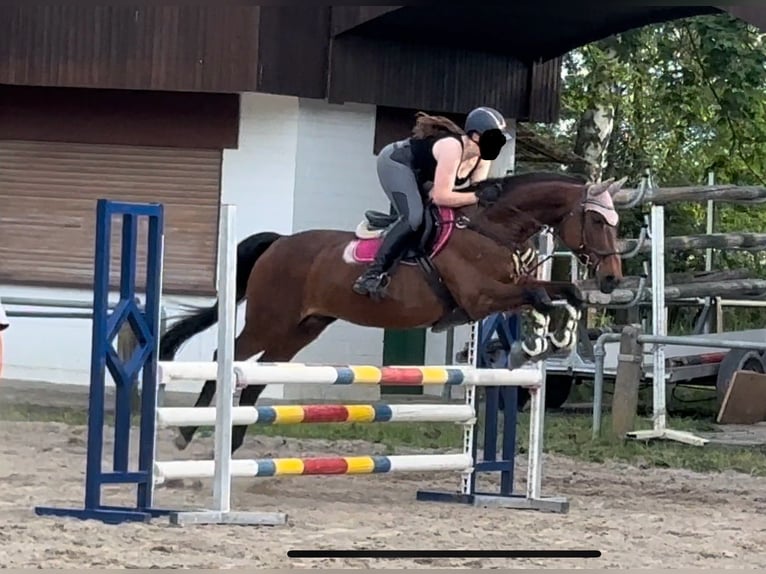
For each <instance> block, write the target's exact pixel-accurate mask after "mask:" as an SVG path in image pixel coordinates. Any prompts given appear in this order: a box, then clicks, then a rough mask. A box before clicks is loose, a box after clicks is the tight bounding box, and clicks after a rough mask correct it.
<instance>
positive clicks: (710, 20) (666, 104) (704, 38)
mask: <svg viewBox="0 0 766 574" xmlns="http://www.w3.org/2000/svg"><path fill="white" fill-rule="evenodd" d="M563 84H564V86H563V94H562V118H561V121H560V122H559V124H558V125H555V126H537V127H536V129H538V130H541V131H544V132H547V134H548V135H549V136H551V137H554V138H556V139H557V140H558V141H559V142H560V143H566V144H568V145H570V146H572V148H573V149H574V150H575V153H578V155H580V156H582V157H584V158H585V159H586V160H588V162H587V163H583V164H582V165H576V166H572V167H571V168H570V169H571V170H573V171H578V172H580V173H585V174H587V175H589V176H591V177H592V178H594V179H598V178H599V177H601V176H602V175H604V176H606V177H612V176H614V177H622V176H624V175H627V176H629V178H630V181H631V182H632V183H634V184H637V183H638V181H639V178H640V176H641V174H642V173H643V171H644V170H645V168H647V167H648V168H651V170H652V172H653V175H654V177H655V179H656V183H658V184H661V185H667V186H671V185H689V184H692V183H704V182H705V181H706V179H707V173H708V172H709V171H711V170H712V171H713V172H714V173H715V176H716V181H717V182H718V183H734V184H741V185H748V184H754V185H766V45H765V43H764V35H763V34H762V33H760V31H758V30H756V29H754V28H752V27H748V26H747V25H746V24H745V23H744V22H742V21H740V20H737V19H736V18H733V17H731V16H729V15H726V14H719V15H709V16H699V17H694V18H687V19H682V20H676V21H671V22H664V23H660V24H655V25H650V26H646V27H643V28H639V29H635V30H631V31H628V32H626V33H624V34H620V35H616V36H612V37H610V38H607V39H604V40H602V41H599V42H595V43H593V44H590V45H588V46H584V47H583V48H581V49H578V50H575V51H573V52H571V53H570V54H568V55H567V56H566V58H565V64H564V69H563ZM667 214H668V217H667V222H666V233H667V234H668V235H682V234H690V233H704V231H705V217H706V207H705V205H696V204H679V205H671V206H668V208H667ZM622 219H623V221H622V224H621V232H622V234H623V235H625V236H631V235H632V236H635V235H636V234H637V232H638V230H639V227H640V225H641V223H642V221H643V216H642V214H641V212H640V211H639V210H638V209H636V210H632V211H630V212H624V213H623V214H622ZM716 231H721V232H726V231H757V232H763V231H766V209H754V208H746V207H737V206H728V205H721V206H719V207H718V215H717V220H716ZM668 263H669V268H668V271H685V270H700V269H703V268H704V254H702V253H700V252H698V251H694V252H689V253H674V254H673V257H672V258H668ZM626 264H627V265H626V268H627V271H628V272H629V273H637V272H638V271H639V269H638V267H637V266H638V265H639V263H638V262H637V261H631V262H626ZM742 266H748V267H751V268H752V269H753V270H754V271H755V272H756V273H757V274H761V275H763V274H764V269H765V268H766V257H764V254H762V253H760V254H756V255H751V254H743V253H734V252H730V253H721V254H719V255H718V256H717V260H716V267H717V268H727V267H742Z"/></svg>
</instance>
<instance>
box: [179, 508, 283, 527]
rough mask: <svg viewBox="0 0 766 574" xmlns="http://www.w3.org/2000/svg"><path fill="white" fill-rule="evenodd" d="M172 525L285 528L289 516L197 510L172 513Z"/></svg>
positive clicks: (277, 513) (278, 513)
mask: <svg viewBox="0 0 766 574" xmlns="http://www.w3.org/2000/svg"><path fill="white" fill-rule="evenodd" d="M170 524H173V525H175V526H186V525H189V524H233V525H239V526H283V525H285V524H287V515H286V514H283V513H281V512H220V511H218V510H197V511H188V512H187V511H182V512H171V513H170Z"/></svg>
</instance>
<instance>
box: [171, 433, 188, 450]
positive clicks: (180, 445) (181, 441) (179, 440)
mask: <svg viewBox="0 0 766 574" xmlns="http://www.w3.org/2000/svg"><path fill="white" fill-rule="evenodd" d="M173 444H174V445H176V448H177V449H178V450H185V449H186V447H187V446H189V441H187V440H186V439H185V438H184V436H183V435H180V434H179V435H178V436H176V438H175V439H173Z"/></svg>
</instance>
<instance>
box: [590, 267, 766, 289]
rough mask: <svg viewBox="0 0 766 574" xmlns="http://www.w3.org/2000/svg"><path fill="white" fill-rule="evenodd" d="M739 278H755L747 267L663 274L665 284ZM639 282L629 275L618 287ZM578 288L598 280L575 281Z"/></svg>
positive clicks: (592, 286) (595, 284) (648, 281)
mask: <svg viewBox="0 0 766 574" xmlns="http://www.w3.org/2000/svg"><path fill="white" fill-rule="evenodd" d="M739 279H755V277H753V272H752V271H750V270H749V269H726V270H723V271H683V272H679V273H668V274H667V275H666V276H665V286H668V285H688V284H689V283H718V282H720V281H736V280H739ZM640 282H641V278H640V277H636V276H633V275H629V276H627V277H624V278H623V280H622V281H621V282H620V289H636V288H637V287H638V285H639V284H640ZM577 285H578V286H579V287H580V289H583V290H596V289H598V282H597V281H596V280H595V279H585V280H583V281H580V282H578V283H577ZM645 285H647V286H648V285H651V277H647V278H646V282H645Z"/></svg>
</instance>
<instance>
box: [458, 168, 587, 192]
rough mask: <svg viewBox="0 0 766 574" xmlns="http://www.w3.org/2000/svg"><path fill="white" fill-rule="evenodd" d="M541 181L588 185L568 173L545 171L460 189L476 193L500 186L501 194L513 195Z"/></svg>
mask: <svg viewBox="0 0 766 574" xmlns="http://www.w3.org/2000/svg"><path fill="white" fill-rule="evenodd" d="M541 181H560V182H562V183H571V184H574V185H584V184H586V183H588V180H587V178H585V177H583V176H581V175H576V174H568V173H556V172H553V171H551V172H546V171H536V172H530V173H520V174H513V175H506V176H503V177H493V178H488V179H485V180H483V181H480V182H478V183H474V184H471V185H469V186H468V187H465V188H463V189H462V191H466V192H469V191H478V190H480V189H483V188H485V187H489V186H492V185H498V184H499V185H500V190H501V194H505V193H513V191H515V190H516V188H518V187H519V186H522V185H528V184H530V183H536V182H541Z"/></svg>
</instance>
